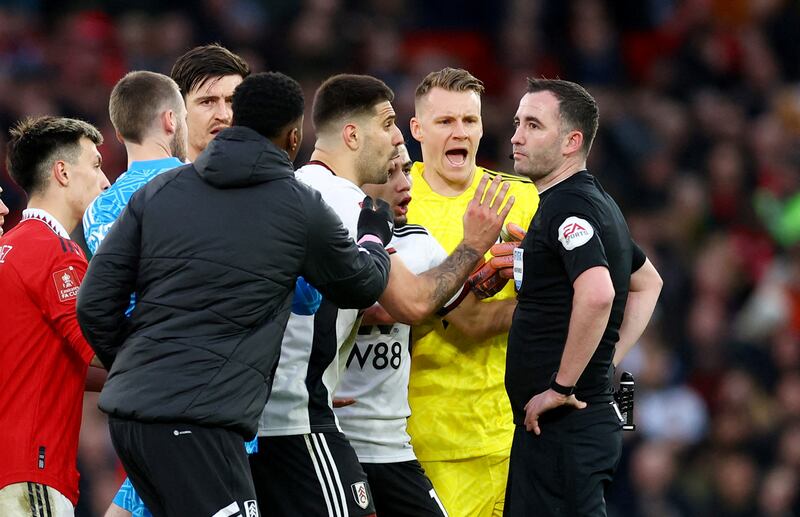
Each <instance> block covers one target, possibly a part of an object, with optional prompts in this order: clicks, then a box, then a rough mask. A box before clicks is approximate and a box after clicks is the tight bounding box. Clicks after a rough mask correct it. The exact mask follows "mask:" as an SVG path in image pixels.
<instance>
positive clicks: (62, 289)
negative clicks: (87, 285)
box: [53, 266, 81, 302]
mask: <svg viewBox="0 0 800 517" xmlns="http://www.w3.org/2000/svg"><path fill="white" fill-rule="evenodd" d="M53 282H54V283H55V284H56V293H58V301H60V302H66V301H68V300H72V299H73V298H77V296H78V288H79V287H80V285H81V282H80V280H79V279H78V275H77V273H76V272H75V268H74V267H72V266H70V267H68V268H66V269H60V270H58V271H56V272H55V273H53Z"/></svg>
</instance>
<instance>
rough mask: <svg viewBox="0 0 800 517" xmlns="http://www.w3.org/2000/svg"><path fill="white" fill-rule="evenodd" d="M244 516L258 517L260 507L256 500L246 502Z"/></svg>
mask: <svg viewBox="0 0 800 517" xmlns="http://www.w3.org/2000/svg"><path fill="white" fill-rule="evenodd" d="M244 516H245V517H258V505H257V504H256V501H255V499H250V500H248V501H245V502H244Z"/></svg>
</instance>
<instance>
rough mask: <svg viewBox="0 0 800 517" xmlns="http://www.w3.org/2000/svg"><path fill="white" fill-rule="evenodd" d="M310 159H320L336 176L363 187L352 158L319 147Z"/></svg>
mask: <svg viewBox="0 0 800 517" xmlns="http://www.w3.org/2000/svg"><path fill="white" fill-rule="evenodd" d="M310 161H312V162H313V161H318V162H322V163H324V164H325V165H327V166H328V167H329V168H330V169H331V171H333V173H334V174H336V176H338V177H340V178H344V179H346V180H348V181H350V182H352V183H353V184H354V185H356V186H358V187H359V188H360V187H361V185H362V183H361V182H360V181H359V179H358V174H357V170H356V167H355V164H354V163H352V160H350V159H348V158H347V157H344V156H342V155H341V154H340V153H335V152H330V151H327V150H325V149H321V148H319V147H315V148H314V152H313V153H311V158H310Z"/></svg>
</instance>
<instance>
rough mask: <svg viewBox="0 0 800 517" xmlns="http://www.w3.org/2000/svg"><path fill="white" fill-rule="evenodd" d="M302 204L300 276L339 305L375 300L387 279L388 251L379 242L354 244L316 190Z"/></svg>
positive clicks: (360, 306) (359, 306) (362, 305)
mask: <svg viewBox="0 0 800 517" xmlns="http://www.w3.org/2000/svg"><path fill="white" fill-rule="evenodd" d="M311 195H312V196H313V198H312V199H308V201H307V203H305V204H304V206H305V207H306V215H307V217H308V223H307V225H306V227H307V228H308V229H309V233H308V238H307V253H306V261H305V264H304V266H303V272H302V274H303V276H304V277H305V278H306V280H308V281H309V283H311V284H312V285H313V286H314V287H316V288H317V289H318V290H319V291H320V292H321V293H322V295H323V297H325V298H326V299H328V300H330V301H332V302H333V303H335V304H336V305H337V306H338V307H340V308H342V309H364V308H367V307H369V306H371V305H372V304H373V303H375V302H376V301H377V300H378V298H379V297H380V295H381V294H382V293H383V290H384V289H385V288H386V283H387V282H388V280H389V268H390V260H389V255H388V253H387V252H386V250H385V249H384V248H383V246H382V245H380V244H377V243H373V242H365V243H363V244H362V245H361V246H358V245H356V243H355V242H354V241H353V239H351V238H350V235H349V233H348V231H347V230H346V229H345V227H344V226H343V225H342V221H341V219H339V217H338V216H337V215H336V213H334V212H333V210H332V209H331V208H330V207H329V206H328V205H327V204H325V202H323V201H322V198H321V196H320V195H319V193H318V192H316V191H313V192H311Z"/></svg>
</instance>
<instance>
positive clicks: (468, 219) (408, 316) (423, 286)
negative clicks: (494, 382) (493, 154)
mask: <svg viewBox="0 0 800 517" xmlns="http://www.w3.org/2000/svg"><path fill="white" fill-rule="evenodd" d="M508 189H509V185H508V184H507V183H506V184H504V185H502V186H501V179H500V177H499V176H497V177H495V179H494V180H493V181H491V182H490V181H489V176H488V175H486V176H484V177H483V178H482V179H481V182H480V184H479V185H478V188H477V189H476V190H475V196H474V197H473V199H472V201H470V203H469V206H468V207H467V211H466V212H465V213H464V239H463V240H462V241H461V243H460V244H459V245H458V246H457V247H456V249H455V250H454V251H453V253H451V254H450V255H449V256H448V257H447V258H446V259H445V260H444V262H442V263H441V264H439V265H438V266H436V267H435V268H433V269H430V270H428V271H426V272H424V273H422V274H420V275H415V274H414V273H412V272H411V271H410V270H409V269H408V268H407V267H406V266H405V264H403V262H402V260H401V259H400V258H399V257H396V256H395V255H392V269H391V272H390V274H389V284H388V286H387V287H386V291H384V293H383V295H382V296H381V298H380V303H381V305H382V306H383V307H384V308H385V309H386V311H387V312H388V313H389V314H391V315H392V316H393V317H394V318H396V320H397V321H400V322H403V323H409V324H415V323H419V322H420V321H422V320H424V319H425V318H427V317H428V316H430V315H431V314H433V313H434V312H435V311H437V310H439V309H440V308H441V307H442V306H443V305H444V304H445V303H446V302H447V301H448V300H449V299H450V298H452V296H453V294H455V292H456V291H457V290H458V289H459V288H460V287H461V286H462V285H464V282H465V281H466V279H467V276H468V275H469V273H470V272H471V271H472V270H473V269H474V267H475V264H477V262H478V260H479V259H480V258H481V257H483V255H484V253H486V251H487V250H488V249H489V247H491V245H492V244H494V243H495V242H497V237H498V236H499V235H500V229H501V227H502V226H503V222H504V221H505V218H506V216H507V215H508V212H509V211H511V207H512V206H513V204H514V197H513V196H511V197H509V199H508V202H506V203H505V206H503V202H504V201H505V200H506V196H507V195H508ZM498 190H499V191H498ZM484 193H485V196H484ZM495 194H497V196H496V197H495ZM500 207H503V208H502V209H501V208H500Z"/></svg>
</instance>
